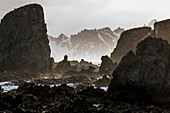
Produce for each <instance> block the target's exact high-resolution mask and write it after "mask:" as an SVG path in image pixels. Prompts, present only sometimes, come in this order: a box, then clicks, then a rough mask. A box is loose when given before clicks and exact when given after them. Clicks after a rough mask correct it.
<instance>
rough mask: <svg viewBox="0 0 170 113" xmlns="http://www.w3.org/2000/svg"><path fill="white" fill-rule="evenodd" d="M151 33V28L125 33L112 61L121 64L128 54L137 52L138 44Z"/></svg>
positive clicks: (131, 30) (119, 41)
mask: <svg viewBox="0 0 170 113" xmlns="http://www.w3.org/2000/svg"><path fill="white" fill-rule="evenodd" d="M150 31H151V28H150V27H139V28H134V29H130V30H127V31H124V32H123V33H122V34H121V36H120V38H119V40H118V42H117V46H116V48H115V49H114V51H113V52H112V53H111V57H110V58H111V59H112V61H113V62H117V63H119V62H120V60H121V59H122V57H123V56H124V55H126V54H127V52H129V51H130V50H132V51H135V50H136V45H137V43H138V42H140V41H141V39H142V38H143V37H144V36H145V35H147V34H148V33H149V32H150Z"/></svg>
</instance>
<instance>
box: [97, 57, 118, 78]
mask: <svg viewBox="0 0 170 113" xmlns="http://www.w3.org/2000/svg"><path fill="white" fill-rule="evenodd" d="M101 60H102V63H101V66H100V68H99V73H100V74H108V75H111V74H112V72H113V71H114V69H115V68H116V67H117V63H113V62H112V60H111V59H110V58H109V57H108V56H102V58H101Z"/></svg>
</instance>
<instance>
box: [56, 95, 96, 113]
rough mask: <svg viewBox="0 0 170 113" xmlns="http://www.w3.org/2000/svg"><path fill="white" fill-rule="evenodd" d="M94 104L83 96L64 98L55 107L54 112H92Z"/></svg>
mask: <svg viewBox="0 0 170 113" xmlns="http://www.w3.org/2000/svg"><path fill="white" fill-rule="evenodd" d="M92 108H94V107H93V104H91V103H89V102H88V101H87V100H85V99H83V98H74V99H64V100H62V101H61V102H60V103H59V105H58V106H57V107H56V108H55V110H54V112H62V113H71V112H72V113H90V112H91V111H92V110H91V109H92Z"/></svg>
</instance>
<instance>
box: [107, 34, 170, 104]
mask: <svg viewBox="0 0 170 113" xmlns="http://www.w3.org/2000/svg"><path fill="white" fill-rule="evenodd" d="M169 83H170V45H169V44H168V42H167V41H166V40H163V39H160V38H152V37H147V38H146V39H144V40H143V41H141V42H140V43H138V45H137V49H136V54H135V53H134V52H132V51H130V52H128V53H127V55H125V56H124V57H123V58H122V60H121V61H120V63H119V65H118V67H117V68H116V69H115V71H114V72H113V79H112V81H111V84H110V85H109V88H108V94H109V95H111V96H112V99H118V100H134V101H137V99H139V100H148V99H150V100H151V101H155V102H159V103H164V104H165V103H166V102H170V97H169V95H170V86H169Z"/></svg>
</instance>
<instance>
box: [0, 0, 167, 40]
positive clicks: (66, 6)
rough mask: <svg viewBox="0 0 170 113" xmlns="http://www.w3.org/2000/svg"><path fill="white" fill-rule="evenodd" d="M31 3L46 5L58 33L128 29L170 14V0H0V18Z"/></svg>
mask: <svg viewBox="0 0 170 113" xmlns="http://www.w3.org/2000/svg"><path fill="white" fill-rule="evenodd" d="M28 3H39V4H41V5H42V6H43V8H44V12H45V20H46V23H47V26H48V34H49V35H52V36H56V37H57V36H58V35H59V34H60V33H64V34H66V35H67V36H69V35H70V34H74V33H77V32H79V31H81V30H82V29H85V28H87V29H93V28H102V27H106V26H107V27H110V28H111V29H113V30H114V29H115V28H117V27H119V26H120V27H123V28H125V29H129V28H133V27H138V26H143V25H144V24H148V23H149V22H150V21H151V20H152V19H157V20H164V19H168V18H170V0H0V18H1V19H2V18H3V16H4V15H5V14H6V13H7V12H9V11H11V10H13V9H14V8H17V7H20V6H22V5H25V4H28Z"/></svg>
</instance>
